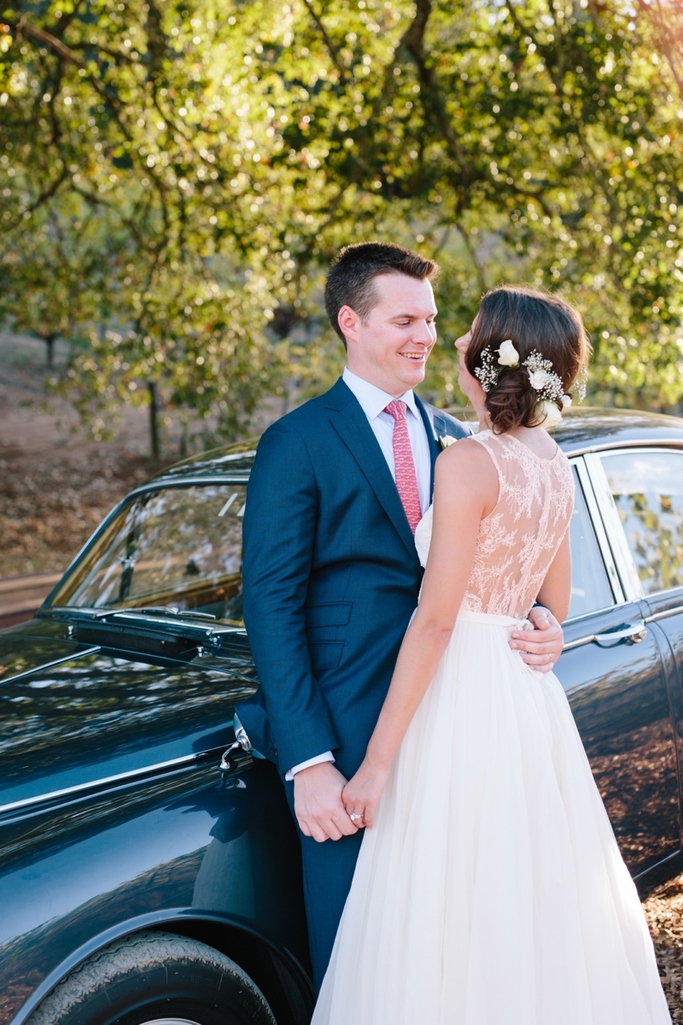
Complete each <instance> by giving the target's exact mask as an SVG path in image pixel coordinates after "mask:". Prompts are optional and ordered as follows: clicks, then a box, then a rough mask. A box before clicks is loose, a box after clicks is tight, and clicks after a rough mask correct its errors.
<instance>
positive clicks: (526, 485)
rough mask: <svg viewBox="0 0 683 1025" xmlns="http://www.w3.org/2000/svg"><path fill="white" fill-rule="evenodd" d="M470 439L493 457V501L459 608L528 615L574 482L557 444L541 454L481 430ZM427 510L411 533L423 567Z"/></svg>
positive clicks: (565, 520)
mask: <svg viewBox="0 0 683 1025" xmlns="http://www.w3.org/2000/svg"><path fill="white" fill-rule="evenodd" d="M473 440H474V441H477V442H478V443H479V444H480V445H482V446H483V447H484V448H485V449H486V451H487V452H488V453H489V455H490V456H491V459H492V460H493V464H494V466H495V467H496V470H497V473H498V481H499V492H498V502H497V503H496V506H495V508H494V509H493V511H492V512H491V513H489V515H488V516H487V517H485V519H483V520H482V521H481V524H480V526H479V534H478V537H477V547H476V551H475V556H474V566H473V567H472V573H471V574H470V578H469V581H468V583H467V588H466V589H465V597H464V599H463V603H462V608H463V609H469V610H471V611H472V612H487V613H490V614H492V615H499V616H514V617H515V618H521V617H524V616H526V614H527V613H528V612H529V610H530V609H531V607H532V606H533V604H534V602H535V601H536V597H537V595H538V592H539V590H540V587H541V584H542V583H543V580H544V578H545V575H546V573H547V571H548V568H549V566H550V564H551V562H552V561H553V558H554V557H555V553H556V552H557V549H558V548H559V546H560V542H561V541H562V538H563V537H564V535H565V532H566V530H567V527H568V526H569V519H570V517H571V514H572V507H573V504H574V479H573V477H572V472H571V468H570V466H569V462H568V461H567V457H566V456H565V455H564V453H563V452H562V451H561V450H560V449H559V448H558V449H557V450H556V452H555V455H554V457H553V458H552V459H542V458H541V457H540V456H537V455H536V454H535V453H534V452H532V451H531V449H530V448H529V447H528V446H527V445H525V444H524V443H523V442H521V441H519V440H518V439H517V438H515V437H514V436H513V435H510V434H499V435H496V434H494V433H493V432H492V431H481V432H480V433H479V434H476V435H473ZM431 537H432V507H431V506H430V508H429V509H428V510H427V512H426V513H425V515H424V516H423V518H422V520H421V521H420V523H419V524H418V526H417V530H416V532H415V546H416V548H417V552H418V555H419V557H420V562H421V563H422V565H423V566H425V565H426V564H427V555H428V554H429V545H430V542H431Z"/></svg>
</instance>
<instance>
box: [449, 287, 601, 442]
mask: <svg viewBox="0 0 683 1025" xmlns="http://www.w3.org/2000/svg"><path fill="white" fill-rule="evenodd" d="M506 339H510V340H511V341H512V344H513V345H514V347H515V349H516V350H517V352H518V353H519V365H518V366H501V365H499V364H498V351H497V350H498V349H499V348H500V346H501V345H502V343H503V342H504V341H505V340H506ZM486 349H488V350H489V354H488V358H489V359H490V358H491V356H490V354H491V353H492V354H493V364H494V366H495V370H496V380H495V381H494V382H493V383H491V384H490V386H489V390H488V391H487V392H486V409H487V411H488V414H489V417H490V420H491V427H492V429H493V432H494V433H495V434H505V433H506V432H507V431H512V430H514V429H515V427H538V426H540V424H541V423H542V422H543V419H544V418H543V416H542V415H541V416H540V417H539V414H538V410H537V406H538V403H539V393H538V392H537V391H536V390H535V389H534V388H533V387H532V384H531V378H530V374H529V371H528V370H527V368H526V367H525V366H523V363H524V361H525V360H526V359H528V357H529V356H530V355H531V353H532V352H537V353H540V355H541V357H542V358H543V359H544V360H549V361H550V363H552V369H553V372H554V373H555V374H557V376H558V377H559V378H560V381H561V382H562V386H563V389H564V392H565V393H566V394H568V395H570V396H571V394H572V393H571V388H572V386H573V385H574V384H575V383H576V380H577V378H578V377H579V374H580V373H581V371H582V370H583V368H584V367H585V366H586V364H587V362H588V357H589V355H590V349H591V347H590V342H589V341H588V336H587V334H586V329H585V328H584V326H583V321H582V320H581V317H580V316H579V314H578V312H577V311H576V310H575V309H574V307H573V306H571V305H570V304H569V303H568V302H567V301H566V299H562V298H561V297H560V296H558V295H550V294H546V293H544V292H537V291H534V290H533V289H531V288H524V287H517V286H509V285H503V286H501V287H500V288H494V289H493V290H492V291H490V292H488V293H487V294H486V295H485V296H484V298H483V299H482V301H481V305H480V307H479V312H478V313H477V316H476V318H475V321H474V324H473V326H472V340H471V342H470V344H469V346H468V348H467V354H466V356H465V365H466V366H467V369H468V370H469V372H470V374H472V375H473V376H475V377H478V376H479V374H477V370H479V371H480V373H481V371H482V366H483V361H482V353H484V354H485V350H486ZM485 361H486V354H485V357H484V362H485ZM553 401H554V402H555V405H557V407H558V409H560V410H562V400H561V398H557V399H554V400H553Z"/></svg>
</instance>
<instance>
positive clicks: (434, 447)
mask: <svg viewBox="0 0 683 1025" xmlns="http://www.w3.org/2000/svg"><path fill="white" fill-rule="evenodd" d="M415 404H416V405H417V408H418V409H419V410H420V413H421V415H422V419H423V420H424V425H425V430H426V431H427V440H428V442H429V455H430V457H431V462H432V476H431V482H430V485H429V494H430V497H431V496H432V495H433V494H434V465H435V463H436V457H437V456H438V454H439V452H440V451H441V445H440V444H439V439H438V437H437V433H436V427H435V424H434V422H433V420H432V418H431V417H430V415H429V412H428V410H427V408H426V406H425V404H424V402H423V401H422V399H421V398H419V396H417V395H416V396H415ZM444 433H445V432H444Z"/></svg>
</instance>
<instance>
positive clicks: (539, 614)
mask: <svg viewBox="0 0 683 1025" xmlns="http://www.w3.org/2000/svg"><path fill="white" fill-rule="evenodd" d="M528 619H529V622H530V623H532V624H533V627H534V629H533V630H515V632H514V633H513V634H512V635H511V638H510V647H511V648H513V649H515V650H517V651H520V652H521V655H522V659H523V660H524V662H526V664H527V665H528V666H531V667H532V669H535V670H536V671H537V672H539V673H549V672H551V670H552V669H553V668H554V666H555V663H556V662H557V660H558V658H559V657H560V655H561V654H562V647H563V645H564V634H563V633H562V627H561V626H560V624H559V623H558V622H557V620H556V619H555V617H554V616H553V614H552V612H549V611H548V609H544V608H543V607H542V606H537V607H536V608H534V609H532V610H531V612H530V613H529V616H528Z"/></svg>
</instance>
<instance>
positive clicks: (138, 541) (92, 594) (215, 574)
mask: <svg viewBox="0 0 683 1025" xmlns="http://www.w3.org/2000/svg"><path fill="white" fill-rule="evenodd" d="M245 500H246V484H215V483H207V484H193V485H186V486H180V487H177V486H174V487H166V488H160V489H158V490H150V491H145V492H143V493H141V494H138V495H134V496H133V497H132V498H131V499H130V500H129V502H128V503H127V504H126V505H125V506H124V507H123V508H122V509H121V510H120V511H119V512H118V514H117V515H116V516H115V517H114V518H113V520H112V521H111V522H110V523H109V524H108V525H107V526H106V528H105V529H104V530H103V531H102V533H101V534H100V535H99V537H98V538H97V539H96V541H95V542H94V544H93V545H92V546H91V547H90V548H89V549H88V550H87V551H86V552H85V553H84V554H83V555H82V556H81V558H80V560H79V561H78V563H77V564H76V566H75V567H74V569H73V571H72V572H71V573H70V574H69V576H68V577H67V579H66V580H65V581H64V583H63V584H62V585H61V587H60V588H59V589H58V590H57V592H56V593H55V595H54V596H53V598H52V600H51V601H50V602H49V606H50V607H52V608H56V607H64V606H69V607H74V608H102V609H118V608H121V609H131V608H140V607H143V606H171V607H174V608H176V609H179V610H190V609H192V610H196V611H198V612H208V613H211V614H213V615H214V616H216V617H217V619H219V620H220V621H221V622H224V623H229V624H231V625H234V626H241V625H242V623H243V621H242V516H243V515H244V504H245Z"/></svg>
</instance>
